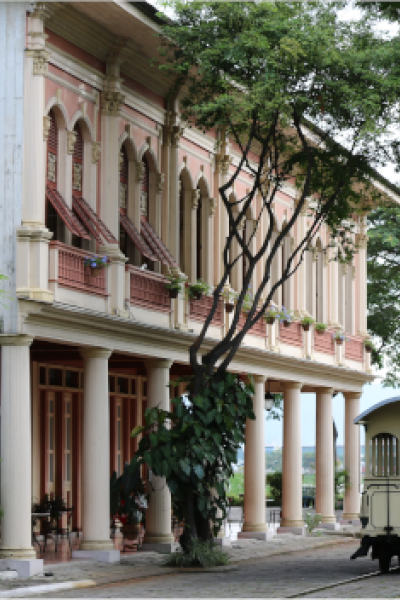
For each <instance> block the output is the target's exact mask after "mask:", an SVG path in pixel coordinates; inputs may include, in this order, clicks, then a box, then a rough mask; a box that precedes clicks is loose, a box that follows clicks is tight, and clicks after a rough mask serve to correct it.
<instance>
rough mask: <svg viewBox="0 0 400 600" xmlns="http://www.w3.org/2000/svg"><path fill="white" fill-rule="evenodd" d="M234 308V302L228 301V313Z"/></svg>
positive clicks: (226, 307) (226, 306) (226, 305)
mask: <svg viewBox="0 0 400 600" xmlns="http://www.w3.org/2000/svg"><path fill="white" fill-rule="evenodd" d="M234 308H235V305H234V304H232V302H226V303H225V310H226V312H227V313H231V312H232V311H233V309H234Z"/></svg>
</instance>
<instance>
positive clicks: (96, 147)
mask: <svg viewBox="0 0 400 600" xmlns="http://www.w3.org/2000/svg"><path fill="white" fill-rule="evenodd" d="M100 154H101V144H100V142H92V163H93V164H94V165H97V163H98V162H99V159H100Z"/></svg>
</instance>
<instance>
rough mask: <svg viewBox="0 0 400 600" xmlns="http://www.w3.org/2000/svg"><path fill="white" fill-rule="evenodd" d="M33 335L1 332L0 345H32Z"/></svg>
mask: <svg viewBox="0 0 400 600" xmlns="http://www.w3.org/2000/svg"><path fill="white" fill-rule="evenodd" d="M32 342H33V337H31V336H30V335H26V334H18V333H17V334H15V335H12V334H9V333H5V334H4V333H2V334H0V346H31V345H32Z"/></svg>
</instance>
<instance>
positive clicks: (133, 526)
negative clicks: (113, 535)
mask: <svg viewBox="0 0 400 600" xmlns="http://www.w3.org/2000/svg"><path fill="white" fill-rule="evenodd" d="M121 533H123V534H124V536H125V538H126V539H127V540H135V539H136V538H137V537H138V535H139V533H140V523H125V525H122V527H121Z"/></svg>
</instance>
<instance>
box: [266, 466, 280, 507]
mask: <svg viewBox="0 0 400 600" xmlns="http://www.w3.org/2000/svg"><path fill="white" fill-rule="evenodd" d="M266 481H267V484H268V485H269V488H270V491H271V496H272V497H273V498H274V500H275V502H276V503H277V504H279V506H282V473H278V472H277V473H268V474H267V479H266Z"/></svg>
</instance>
